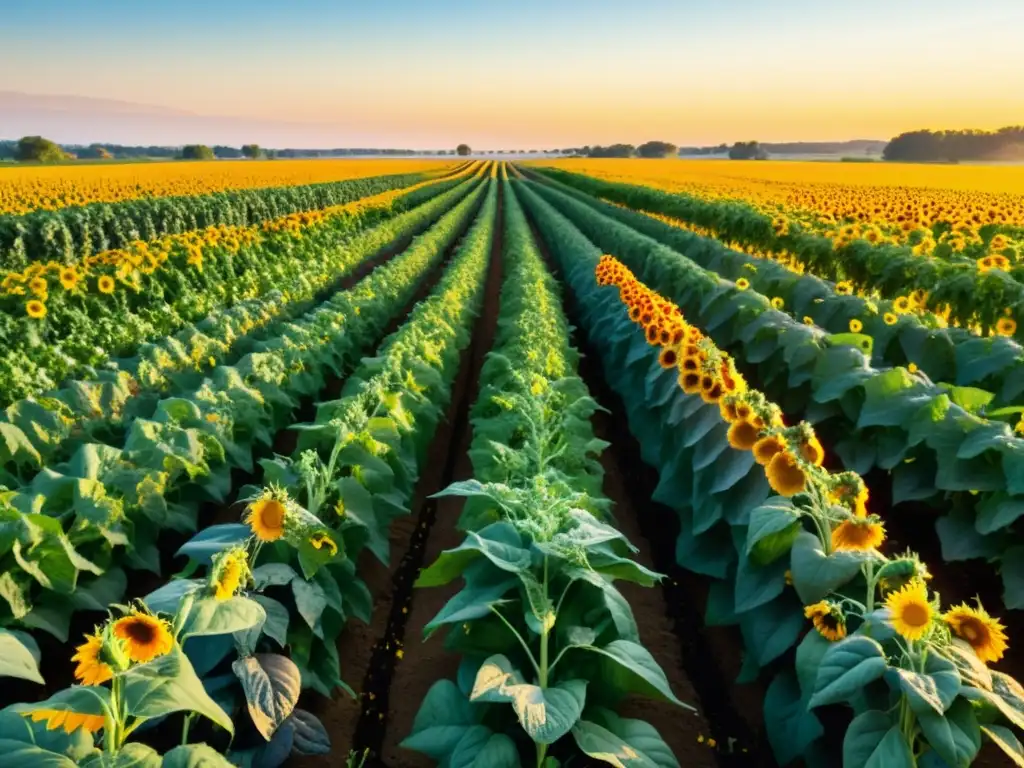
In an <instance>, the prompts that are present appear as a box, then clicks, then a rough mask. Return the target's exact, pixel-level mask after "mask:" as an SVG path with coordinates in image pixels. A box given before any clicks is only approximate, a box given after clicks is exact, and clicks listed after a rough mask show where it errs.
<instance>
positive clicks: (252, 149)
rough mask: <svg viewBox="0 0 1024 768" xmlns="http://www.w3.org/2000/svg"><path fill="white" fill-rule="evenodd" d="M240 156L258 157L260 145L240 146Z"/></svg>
mask: <svg viewBox="0 0 1024 768" xmlns="http://www.w3.org/2000/svg"><path fill="white" fill-rule="evenodd" d="M242 154H243V155H245V156H246V157H248V158H256V157H259V156H260V154H261V150H260V145H259V144H243V145H242Z"/></svg>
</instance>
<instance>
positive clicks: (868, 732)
mask: <svg viewBox="0 0 1024 768" xmlns="http://www.w3.org/2000/svg"><path fill="white" fill-rule="evenodd" d="M914 765H915V762H914V756H913V754H912V753H911V751H910V747H909V746H908V745H907V742H906V740H905V739H904V738H903V734H902V733H900V729H899V726H897V725H894V724H893V721H892V718H891V717H890V716H889V715H887V714H886V713H885V712H879V711H878V710H876V709H871V710H868V711H867V712H862V713H861V714H859V715H858V716H857V717H855V718H854V719H853V722H852V723H850V727H849V728H847V729H846V736H845V737H844V738H843V768H914Z"/></svg>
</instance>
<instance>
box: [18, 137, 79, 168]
mask: <svg viewBox="0 0 1024 768" xmlns="http://www.w3.org/2000/svg"><path fill="white" fill-rule="evenodd" d="M69 157H70V155H68V153H67V152H65V151H64V150H63V149H61V148H60V146H58V145H57V144H56V143H54V142H52V141H50V140H49V139H44V138H43V137H42V136H23V137H22V138H21V139H19V140H18V148H17V149H16V150H15V152H14V159H15V160H19V161H20V162H23V163H26V162H36V163H55V162H57V161H59V160H67V159H69Z"/></svg>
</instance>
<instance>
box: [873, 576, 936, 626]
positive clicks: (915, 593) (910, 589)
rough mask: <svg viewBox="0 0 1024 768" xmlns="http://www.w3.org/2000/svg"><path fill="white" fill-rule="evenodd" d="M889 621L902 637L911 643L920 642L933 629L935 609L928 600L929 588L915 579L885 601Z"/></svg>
mask: <svg viewBox="0 0 1024 768" xmlns="http://www.w3.org/2000/svg"><path fill="white" fill-rule="evenodd" d="M885 607H886V608H888V609H889V621H890V623H891V624H892V627H893V629H895V630H896V631H897V632H898V633H899V634H900V635H902V636H903V637H904V638H906V639H907V640H910V641H915V640H920V639H921V638H922V637H924V636H925V635H926V634H928V630H929V629H930V627H931V624H932V619H933V618H934V616H935V608H934V607H933V606H932V604H931V601H930V600H929V599H928V587H926V586H925V583H924V582H923V581H920V580H917V579H915V580H914V581H911V582H909V583H907V584H906V585H904V587H903V589H901V590H899V591H898V592H892V593H890V594H889V596H888V597H887V598H886V600H885Z"/></svg>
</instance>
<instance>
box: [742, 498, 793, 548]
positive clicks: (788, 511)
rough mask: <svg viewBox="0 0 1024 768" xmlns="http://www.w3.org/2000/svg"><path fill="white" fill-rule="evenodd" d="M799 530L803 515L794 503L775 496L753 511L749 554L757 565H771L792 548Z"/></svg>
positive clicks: (750, 525) (749, 532)
mask: <svg viewBox="0 0 1024 768" xmlns="http://www.w3.org/2000/svg"><path fill="white" fill-rule="evenodd" d="M800 531H801V526H800V515H799V513H798V512H797V510H796V508H795V507H794V506H793V504H792V502H790V501H789V500H788V499H784V498H780V497H777V496H776V497H772V498H770V499H768V500H767V501H766V502H765V503H764V504H762V505H761V506H759V507H755V508H754V509H753V510H751V512H750V524H749V527H748V528H747V549H746V554H747V557H749V558H751V559H752V560H753V561H754V562H755V563H757V564H758V565H768V564H769V563H772V562H774V561H775V560H777V559H779V558H780V557H782V556H783V555H784V554H786V553H787V552H789V551H790V549H792V547H793V542H794V541H796V537H797V535H798V534H799V533H800Z"/></svg>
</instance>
